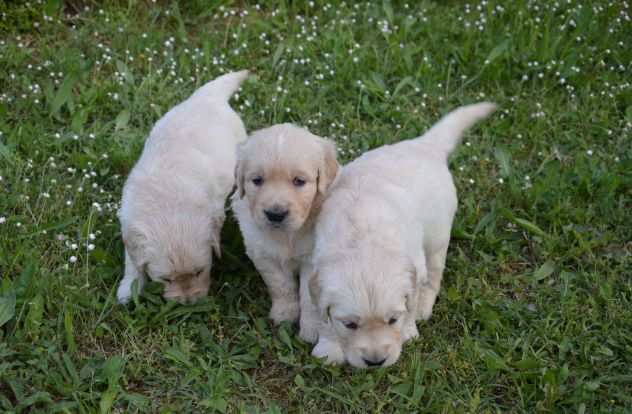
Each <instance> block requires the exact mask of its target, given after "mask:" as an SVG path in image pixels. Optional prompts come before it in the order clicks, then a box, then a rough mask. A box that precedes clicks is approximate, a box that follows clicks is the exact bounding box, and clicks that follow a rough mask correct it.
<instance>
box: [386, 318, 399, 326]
mask: <svg viewBox="0 0 632 414" xmlns="http://www.w3.org/2000/svg"><path fill="white" fill-rule="evenodd" d="M396 323H397V318H391V319H389V320H388V324H389V325H395V324H396Z"/></svg>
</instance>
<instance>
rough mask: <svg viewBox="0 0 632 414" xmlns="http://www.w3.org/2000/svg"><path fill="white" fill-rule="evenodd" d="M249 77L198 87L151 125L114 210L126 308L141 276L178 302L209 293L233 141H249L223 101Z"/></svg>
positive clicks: (225, 78)
mask: <svg viewBox="0 0 632 414" xmlns="http://www.w3.org/2000/svg"><path fill="white" fill-rule="evenodd" d="M247 76H248V71H245V70H244V71H241V72H234V73H229V74H227V75H224V76H220V77H218V78H217V79H215V80H213V81H211V82H209V83H207V84H206V85H204V86H202V87H201V88H199V89H198V90H197V91H196V92H195V93H193V95H191V96H190V97H189V98H188V99H187V100H186V101H184V102H182V103H180V104H179V105H177V106H176V107H174V108H173V109H171V110H170V111H169V112H167V114H166V115H164V116H163V117H162V118H161V119H160V120H159V121H158V122H157V123H156V125H155V126H154V128H153V129H152V131H151V133H150V134H149V138H147V141H146V142H145V147H144V149H143V153H142V154H141V157H140V159H139V160H138V162H137V163H136V165H135V166H134V168H133V169H132V171H131V173H130V175H129V178H128V179H127V182H126V183H125V186H124V188H123V200H122V204H121V209H120V210H119V219H120V222H121V231H122V235H123V242H124V244H125V275H124V277H123V279H122V280H121V283H120V285H119V288H118V292H117V297H118V300H119V302H121V303H126V302H127V301H129V299H130V296H131V294H132V292H131V288H132V283H133V282H134V281H135V280H138V286H139V288H140V289H142V287H143V284H144V282H145V277H146V276H148V277H149V278H151V279H152V280H154V281H157V282H161V283H163V284H164V285H165V289H164V297H165V298H167V299H174V300H177V301H178V302H181V303H186V302H193V301H195V300H196V299H199V298H202V297H204V296H206V295H207V294H208V289H209V284H210V270H211V264H212V253H211V249H213V250H214V251H215V253H216V254H217V255H218V256H219V253H220V240H219V238H220V230H221V228H222V224H223V223H224V217H225V214H224V203H225V200H226V198H227V197H228V194H229V193H230V191H231V190H232V189H233V186H234V170H235V164H236V158H237V156H236V151H237V144H238V143H240V142H242V141H244V140H245V139H246V137H247V134H246V130H245V128H244V124H243V122H242V121H241V119H240V118H239V116H238V115H237V114H236V113H235V112H234V111H233V110H232V108H231V107H230V105H229V104H228V100H229V98H230V97H231V95H232V94H233V92H235V90H237V89H238V88H239V85H240V84H241V82H242V81H243V80H244V79H246V77H247Z"/></svg>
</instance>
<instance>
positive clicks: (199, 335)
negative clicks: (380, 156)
mask: <svg viewBox="0 0 632 414" xmlns="http://www.w3.org/2000/svg"><path fill="white" fill-rule="evenodd" d="M103 3H106V4H101V2H97V1H90V0H68V1H65V2H62V1H59V0H57V1H55V0H47V1H36V0H32V1H30V2H14V1H9V0H0V277H1V278H2V282H1V284H0V411H2V412H16V413H19V412H32V413H34V412H47V413H52V412H69V413H93V412H102V413H105V412H120V413H122V412H142V413H145V412H159V413H188V412H231V413H232V412H245V413H255V412H261V413H264V412H266V413H281V412H305V413H325V412H331V413H342V412H349V413H364V412H371V413H378V412H379V413H393V412H427V413H534V412H569V413H629V412H632V240H631V239H632V83H631V82H632V76H631V73H632V43H630V40H631V39H632V22H631V15H632V6H630V3H629V2H625V1H623V0H617V1H589V0H584V1H578V0H558V1H547V0H541V1H535V0H515V1H504V2H503V1H492V0H481V1H479V0H474V2H470V3H466V2H461V1H438V0H437V1H430V0H422V1H418V2H417V1H409V3H403V2H399V1H393V2H389V1H384V2H374V3H371V2H365V3H355V2H352V1H348V2H346V3H345V2H342V3H338V2H336V1H331V2H322V1H310V2H303V1H290V0H287V1H284V2H280V3H279V4H273V3H272V2H263V1H262V2H260V3H254V2H249V1H246V2H242V1H233V2H225V3H224V4H223V5H222V4H221V2H219V1H210V0H190V1H181V2H174V1H171V2H170V1H162V0H159V1H155V0H153V1H149V0H147V1H141V0H129V1H122V0H118V1H114V0H112V1H108V2H103ZM243 68H247V69H251V70H252V71H253V72H254V73H255V74H256V77H254V78H253V79H251V80H249V81H248V82H246V83H245V84H244V85H243V87H242V90H241V91H240V93H239V94H238V96H235V98H234V99H233V101H232V103H233V106H234V107H235V109H236V110H238V111H239V113H240V114H241V115H242V116H243V119H244V122H245V124H246V127H247V129H248V130H249V131H252V130H255V129H257V128H260V127H264V126H268V125H271V124H274V123H280V122H295V123H297V124H300V125H304V126H306V127H307V128H309V129H310V130H311V131H312V132H314V133H316V134H318V135H321V136H327V137H330V138H332V139H334V140H335V141H336V142H337V144H338V146H339V149H340V153H339V154H340V159H341V161H343V162H348V161H349V160H351V159H353V158H354V157H355V156H357V155H358V154H360V153H362V152H364V151H366V150H368V149H371V148H375V147H378V146H380V145H382V144H385V143H392V142H396V141H399V140H402V139H407V138H412V137H415V136H418V135H420V134H421V133H422V132H423V131H424V130H425V129H426V128H427V127H428V126H430V125H431V124H432V123H433V122H435V121H436V120H437V119H438V118H439V116H440V115H441V114H444V113H446V112H447V111H449V110H450V109H452V108H455V107H456V106H459V105H461V104H466V103H472V102H476V101H480V100H492V101H495V102H497V103H498V104H499V105H500V110H499V112H497V113H496V114H495V115H494V116H493V117H492V118H490V119H488V120H486V121H484V122H482V123H481V124H479V125H478V126H477V127H476V128H474V129H473V130H472V131H471V132H469V133H468V134H467V135H466V137H465V139H464V143H463V145H461V146H460V148H459V149H458V150H457V152H456V153H455V155H454V156H453V158H452V160H451V164H450V165H451V169H452V171H453V172H454V177H455V181H456V185H457V188H458V191H459V198H460V200H459V211H458V213H457V218H456V221H455V224H454V228H453V240H452V244H451V247H450V251H449V255H448V263H447V270H446V274H445V277H444V285H443V287H442V291H441V294H440V296H439V300H438V303H437V305H436V306H435V311H434V316H433V318H432V319H431V320H430V321H428V322H425V323H420V324H419V328H420V332H421V335H420V338H419V339H417V340H415V341H414V342H411V343H408V344H406V346H405V348H404V351H403V354H402V358H401V359H400V361H399V362H398V363H397V364H396V365H394V366H392V367H390V368H387V369H382V370H369V371H359V370H354V369H351V368H349V367H346V366H345V367H339V366H333V367H332V366H327V365H324V364H323V363H321V362H320V361H319V360H316V359H314V358H313V357H311V356H310V351H311V348H310V346H308V345H307V344H305V343H303V342H302V341H301V340H300V339H299V338H298V336H297V330H296V327H294V326H291V325H283V326H281V327H278V328H277V327H273V326H272V325H271V323H270V322H269V321H268V320H267V319H266V315H267V311H268V308H269V299H268V297H267V294H266V291H265V287H264V284H263V282H262V280H261V279H260V277H259V276H258V275H257V273H256V272H255V270H254V268H253V266H252V264H251V263H250V262H249V260H248V259H247V257H246V256H245V254H244V248H243V244H242V241H241V237H240V235H239V231H238V228H237V226H236V224H235V222H234V220H232V219H229V220H228V221H227V224H226V225H225V227H224V230H223V236H222V245H223V257H222V259H221V261H220V262H219V264H218V265H217V266H216V267H215V268H214V269H213V271H212V277H213V282H212V287H211V294H210V296H209V298H208V299H205V300H204V301H202V302H200V303H198V304H195V305H189V306H180V305H176V304H174V303H167V302H165V301H164V300H163V299H162V298H161V289H160V287H159V286H157V285H150V286H149V288H148V290H147V291H146V292H145V293H144V294H143V295H142V296H141V297H140V298H138V300H136V301H134V303H132V304H130V305H129V306H127V307H124V306H120V305H118V304H117V303H116V300H115V299H116V298H115V291H116V285H117V283H118V281H119V279H120V278H121V275H122V270H123V246H122V242H121V237H120V230H119V226H118V222H117V218H116V210H117V208H118V206H119V201H120V196H121V187H122V184H123V182H124V180H125V177H126V175H127V173H128V172H129V171H130V169H131V167H132V166H133V164H134V162H135V160H136V158H137V157H138V155H139V154H140V151H141V149H142V145H143V141H144V139H145V137H146V136H147V134H148V132H149V130H150V128H151V126H152V124H153V123H154V122H155V121H156V120H157V119H158V118H159V117H160V116H161V115H162V114H164V113H165V112H166V111H167V110H168V109H169V108H170V107H171V106H173V105H175V104H176V103H178V102H179V101H180V100H182V99H184V98H185V97H186V96H187V95H188V94H190V93H191V92H192V91H193V90H194V89H195V88H197V87H198V86H200V85H202V84H203V83H205V82H206V81H208V80H210V79H212V78H214V77H216V76H218V75H220V74H222V73H225V72H228V71H232V70H238V69H243ZM420 208H423V206H420Z"/></svg>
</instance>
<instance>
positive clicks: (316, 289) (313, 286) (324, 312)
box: [308, 272, 329, 322]
mask: <svg viewBox="0 0 632 414" xmlns="http://www.w3.org/2000/svg"><path fill="white" fill-rule="evenodd" d="M308 283H309V288H308V290H309V296H310V298H311V299H312V304H313V305H314V306H315V307H316V309H318V314H319V315H320V319H322V321H323V322H327V319H329V306H321V305H324V304H322V303H321V300H320V297H321V294H322V292H323V290H322V288H321V287H320V283H319V282H318V273H316V272H314V273H312V275H311V276H310V277H309V282H308Z"/></svg>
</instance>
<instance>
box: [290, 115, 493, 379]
mask: <svg viewBox="0 0 632 414" xmlns="http://www.w3.org/2000/svg"><path fill="white" fill-rule="evenodd" d="M494 109H495V106H494V105H493V104H491V103H479V104H476V105H470V106H465V107H462V108H459V109H457V110H455V111H454V112H451V113H450V114H448V115H447V116H446V117H444V118H443V119H442V120H441V121H440V122H439V123H437V124H436V125H435V126H434V127H433V128H432V129H430V130H429V131H428V132H427V133H426V134H425V135H423V136H422V137H420V138H417V139H413V140H409V141H405V142H401V143H398V144H394V145H386V146H383V147H381V148H378V149H375V150H373V151H369V152H367V153H365V154H364V155H362V156H361V157H359V158H358V159H356V160H355V161H353V162H352V163H350V164H348V165H347V166H345V167H344V168H343V170H342V172H341V174H340V177H339V179H338V180H337V182H336V185H335V186H334V187H332V189H331V191H330V193H329V195H328V196H327V200H325V202H324V204H323V206H322V209H321V212H320V215H319V218H318V220H317V223H316V231H315V233H316V235H315V246H314V252H313V266H314V274H313V275H312V276H311V277H310V279H309V289H310V293H311V298H312V300H311V301H310V302H302V305H304V306H311V309H310V308H307V309H306V308H301V313H302V314H303V313H304V314H305V315H306V318H301V322H303V323H307V324H308V326H305V327H301V329H303V330H307V331H314V330H315V331H317V333H316V335H312V337H313V336H317V337H318V343H317V345H316V346H315V347H314V350H313V352H312V354H313V355H315V356H317V357H326V358H327V360H328V361H329V362H332V363H342V362H344V361H347V362H349V363H350V364H351V365H353V366H354V367H358V368H367V367H380V366H388V365H391V364H393V363H394V362H395V361H397V359H398V358H399V356H400V353H401V349H402V344H403V343H404V342H406V341H407V340H409V339H411V338H414V337H416V336H418V335H419V333H418V331H417V326H416V320H418V319H428V318H429V317H430V315H431V313H432V307H433V305H434V302H435V299H436V297H437V294H438V292H439V287H440V285H441V278H442V274H443V268H444V266H445V260H446V253H447V250H448V244H449V242H450V231H451V227H452V220H453V218H454V214H455V212H456V207H457V196H456V190H455V187H454V184H453V182H452V176H451V175H450V171H449V170H448V164H447V159H448V155H449V154H450V153H451V152H452V151H453V150H454V148H455V147H456V145H457V143H458V141H459V139H460V137H461V135H462V134H463V132H464V131H465V130H467V129H468V128H469V127H471V126H472V125H473V124H474V123H475V122H477V121H479V120H481V119H483V118H485V117H487V116H488V115H489V114H490V113H492V112H493V111H494Z"/></svg>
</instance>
